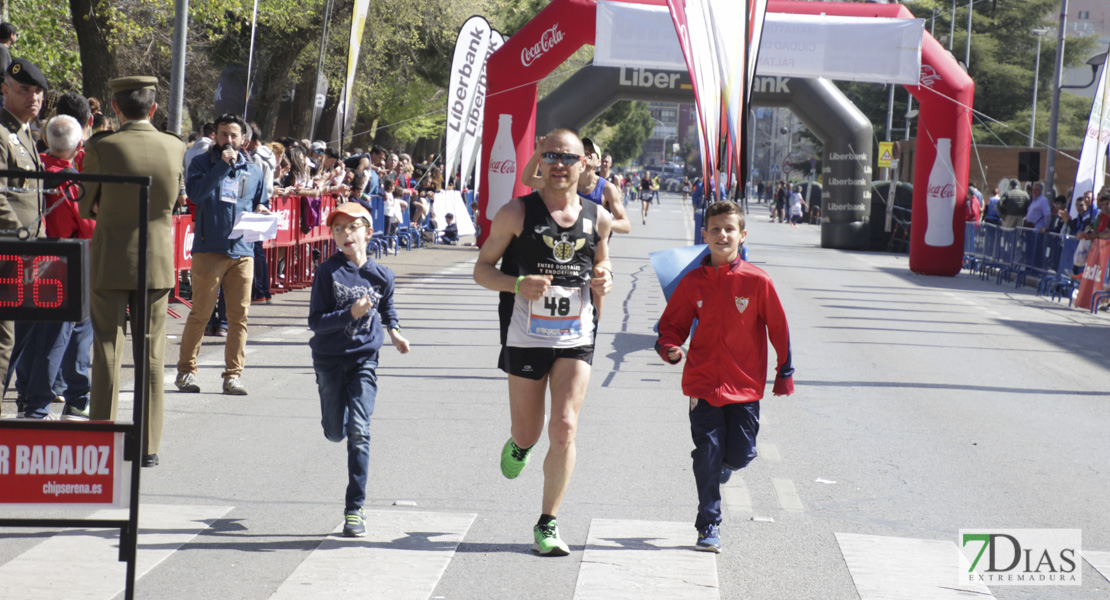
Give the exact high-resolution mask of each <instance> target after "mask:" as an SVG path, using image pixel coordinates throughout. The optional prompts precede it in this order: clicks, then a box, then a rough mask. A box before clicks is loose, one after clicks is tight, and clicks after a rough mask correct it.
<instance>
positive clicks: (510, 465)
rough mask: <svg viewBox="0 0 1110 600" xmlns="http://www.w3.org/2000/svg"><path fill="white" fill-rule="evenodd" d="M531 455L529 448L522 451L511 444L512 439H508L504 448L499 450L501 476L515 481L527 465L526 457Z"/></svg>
mask: <svg viewBox="0 0 1110 600" xmlns="http://www.w3.org/2000/svg"><path fill="white" fill-rule="evenodd" d="M531 453H532V449H531V448H529V449H527V450H523V449H521V448H520V446H517V445H516V444H514V443H513V438H509V441H507V442H505V447H503V448H501V474H502V475H504V476H505V477H506V478H507V479H516V478H517V475H520V472H521V471H523V470H524V466H525V465H527V464H528V455H529V454H531Z"/></svg>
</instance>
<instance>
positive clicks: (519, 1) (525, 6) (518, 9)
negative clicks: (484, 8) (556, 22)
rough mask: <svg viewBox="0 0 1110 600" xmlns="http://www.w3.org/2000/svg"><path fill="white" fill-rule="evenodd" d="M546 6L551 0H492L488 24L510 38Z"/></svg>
mask: <svg viewBox="0 0 1110 600" xmlns="http://www.w3.org/2000/svg"><path fill="white" fill-rule="evenodd" d="M548 4H551V0H493V1H492V6H491V7H490V8H491V9H492V10H491V14H492V15H494V16H493V17H492V18H491V19H490V22H491V23H492V24H493V26H494V28H496V29H497V30H498V31H500V32H501V33H503V34H505V35H506V36H510V35H513V34H515V33H516V32H518V31H520V29H521V28H522V27H524V26H525V25H526V24H528V21H530V20H532V17H535V16H536V14H537V13H539V12H540V11H541V10H543V9H544V8H546V7H547V5H548Z"/></svg>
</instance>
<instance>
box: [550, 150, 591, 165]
mask: <svg viewBox="0 0 1110 600" xmlns="http://www.w3.org/2000/svg"><path fill="white" fill-rule="evenodd" d="M540 158H542V159H543V162H545V163H547V164H549V165H553V164H555V163H557V162H559V161H563V164H564V165H572V164H574V163H576V162H578V161H579V160H581V159H582V155H581V154H571V153H569V152H544V153H543V154H541V155H540Z"/></svg>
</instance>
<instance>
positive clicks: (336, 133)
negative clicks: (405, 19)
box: [332, 0, 370, 143]
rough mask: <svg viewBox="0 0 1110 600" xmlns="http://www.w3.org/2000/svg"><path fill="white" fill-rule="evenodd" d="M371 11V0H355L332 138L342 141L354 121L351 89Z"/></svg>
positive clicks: (353, 85)
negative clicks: (345, 72) (345, 71)
mask: <svg viewBox="0 0 1110 600" xmlns="http://www.w3.org/2000/svg"><path fill="white" fill-rule="evenodd" d="M369 11H370V0H355V7H354V12H353V13H352V14H351V40H350V43H349V44H348V46H347V80H346V82H345V83H344V84H343V91H342V93H341V95H340V96H339V106H338V107H337V108H336V115H335V125H334V126H333V127H332V139H333V140H338V141H339V142H340V143H342V138H343V133H344V131H346V130H347V128H349V127H350V126H351V123H352V122H353V121H354V116H355V114H354V113H355V111H353V110H350V107H351V106H353V105H354V103H353V102H351V91H352V90H353V89H354V87H355V74H356V73H357V72H358V52H359V48H360V47H361V46H362V32H363V30H364V29H365V28H366V13H368V12H369Z"/></svg>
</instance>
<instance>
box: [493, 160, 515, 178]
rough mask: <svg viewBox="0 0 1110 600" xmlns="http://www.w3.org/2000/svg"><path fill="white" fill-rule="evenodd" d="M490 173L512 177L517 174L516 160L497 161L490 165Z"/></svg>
mask: <svg viewBox="0 0 1110 600" xmlns="http://www.w3.org/2000/svg"><path fill="white" fill-rule="evenodd" d="M489 172H490V173H509V174H510V175H515V174H516V161H515V160H511V159H510V160H495V161H491V162H490V163H489Z"/></svg>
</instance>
